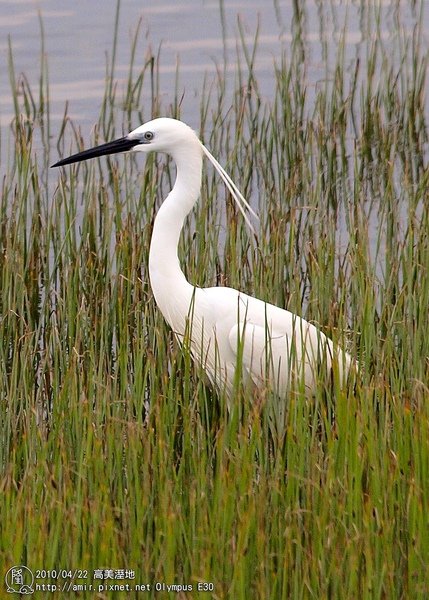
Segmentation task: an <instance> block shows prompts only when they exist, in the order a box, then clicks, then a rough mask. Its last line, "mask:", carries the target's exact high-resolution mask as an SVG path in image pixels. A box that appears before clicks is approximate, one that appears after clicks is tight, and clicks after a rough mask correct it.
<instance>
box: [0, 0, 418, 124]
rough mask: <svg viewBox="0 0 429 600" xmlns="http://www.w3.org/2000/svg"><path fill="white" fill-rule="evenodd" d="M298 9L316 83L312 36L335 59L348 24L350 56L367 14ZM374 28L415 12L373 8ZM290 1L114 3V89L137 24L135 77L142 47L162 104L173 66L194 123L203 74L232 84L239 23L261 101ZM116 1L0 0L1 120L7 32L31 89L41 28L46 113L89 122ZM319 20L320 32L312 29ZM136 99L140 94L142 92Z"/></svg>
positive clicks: (330, 7) (286, 46)
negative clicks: (379, 18) (152, 64)
mask: <svg viewBox="0 0 429 600" xmlns="http://www.w3.org/2000/svg"><path fill="white" fill-rule="evenodd" d="M302 4H303V5H305V7H306V18H305V31H304V34H305V43H306V44H307V45H308V47H310V49H311V52H310V53H309V55H310V57H311V58H310V62H309V65H308V73H309V77H310V80H312V83H313V84H315V83H316V82H317V81H318V79H320V78H321V77H325V76H326V73H325V71H324V66H322V61H321V40H322V39H323V37H324V36H325V39H326V36H328V37H329V43H328V46H327V47H328V50H329V52H331V53H332V58H333V60H334V58H335V53H336V50H337V41H338V39H339V37H340V36H341V34H342V32H343V27H344V22H345V20H346V18H347V30H346V45H347V53H348V55H349V57H350V59H352V58H354V57H355V56H356V54H358V53H359V52H360V48H361V46H362V43H363V41H364V40H363V34H362V30H363V29H364V27H362V20H363V19H365V15H366V12H365V10H364V9H363V6H364V5H365V4H367V3H366V2H364V3H358V2H352V1H349V2H341V1H340V0H338V1H334V0H331V1H330V2H317V1H316V0H313V1H308V2H306V3H302ZM381 4H382V5H384V17H383V22H382V23H381V27H382V28H383V30H384V31H385V36H386V39H387V38H389V37H390V35H391V31H392V29H394V27H395V19H396V18H397V17H398V13H400V17H401V20H402V22H403V23H405V24H407V23H408V25H409V27H410V28H412V26H413V19H415V15H413V14H412V10H410V8H409V5H411V4H412V3H411V2H410V3H404V2H384V3H383V2H382V3H381ZM292 6H293V3H292V2H291V1H290V0H287V1H280V0H279V1H277V2H276V1H273V0H265V1H264V0H263V1H262V2H261V1H253V0H247V1H244V0H242V1H233V0H224V1H223V2H221V1H219V0H217V1H216V0H213V1H204V0H181V1H180V2H172V1H171V0H158V1H157V2H156V3H149V2H142V1H141V0H123V1H122V2H121V3H120V16H119V31H118V48H117V62H116V64H117V67H116V71H115V75H116V78H117V79H118V82H119V85H120V84H121V81H122V82H123V81H125V79H126V77H127V74H128V69H129V60H130V48H131V41H132V38H133V36H134V34H135V32H136V29H137V27H138V24H139V22H140V21H141V25H140V27H141V33H140V36H139V44H138V50H137V59H136V71H138V69H139V68H141V67H142V65H143V64H144V62H145V59H146V58H147V55H148V52H149V50H150V49H151V50H152V52H154V53H155V54H157V53H158V51H159V50H160V62H159V68H160V75H161V89H160V92H161V101H162V103H163V104H164V105H165V106H168V105H169V103H170V102H172V101H173V99H174V96H175V93H176V90H175V79H176V72H177V70H178V69H179V73H180V76H179V95H182V93H183V94H184V99H183V103H182V110H183V112H182V114H183V118H184V119H186V120H188V121H189V122H190V124H191V125H192V126H194V127H197V125H198V123H197V122H196V119H197V118H198V114H199V113H198V107H199V100H200V98H201V93H202V89H203V83H204V77H205V76H206V74H209V75H210V74H213V73H214V72H215V70H216V65H222V67H223V65H224V62H225V63H226V72H227V76H228V77H229V78H230V81H231V83H233V82H234V79H235V76H236V71H237V62H236V61H237V54H236V46H237V41H238V40H239V33H238V19H240V23H241V24H242V26H243V31H244V37H245V40H246V43H247V44H249V45H251V44H252V41H253V40H254V38H255V34H256V31H257V30H258V28H259V38H258V52H257V59H256V70H257V74H258V84H259V86H260V92H261V93H262V94H263V95H266V96H270V95H271V94H272V91H273V82H274V69H273V64H274V60H275V59H276V58H278V57H279V56H280V55H281V54H282V52H286V54H287V53H288V51H290V44H291V40H292V35H291V31H292V27H293V11H292ZM116 9H117V4H116V2H115V1H113V0H111V1H108V2H106V1H105V0H92V1H91V2H87V1H84V0H74V1H73V2H71V1H63V2H58V1H57V0H39V1H33V0H9V1H8V0H0V32H1V36H0V40H1V43H0V52H1V54H0V56H1V65H0V66H1V68H0V122H1V124H2V125H3V126H4V125H8V123H9V122H10V120H11V119H12V116H13V110H12V102H11V93H10V84H9V78H8V67H7V55H8V51H7V48H8V36H10V40H11V44H12V49H13V56H14V64H15V70H16V72H17V73H20V72H23V73H25V74H26V75H27V77H28V78H29V80H30V82H31V83H33V84H34V85H36V84H37V80H38V77H39V73H40V52H41V24H42V26H43V30H44V44H45V52H46V54H47V58H48V65H49V81H50V101H51V117H52V119H53V122H54V123H55V120H59V119H61V117H62V115H63V113H64V105H65V102H66V101H68V102H69V114H70V115H71V116H72V117H74V118H76V119H77V120H78V122H79V124H80V125H81V126H82V127H85V126H88V127H89V128H90V127H91V126H92V125H93V124H94V123H95V122H96V121H97V119H98V115H99V111H100V104H101V99H102V97H103V92H104V86H105V69H106V60H107V58H108V57H109V58H110V57H111V53H112V46H113V44H112V40H113V34H114V23H115V14H116ZM321 23H323V32H322V28H321ZM143 97H146V98H149V90H145V91H144V94H143Z"/></svg>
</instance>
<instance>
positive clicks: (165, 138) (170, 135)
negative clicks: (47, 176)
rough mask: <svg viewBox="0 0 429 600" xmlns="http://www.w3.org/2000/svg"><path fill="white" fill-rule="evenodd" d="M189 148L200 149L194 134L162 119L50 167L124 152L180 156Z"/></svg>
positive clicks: (188, 128) (186, 127)
mask: <svg viewBox="0 0 429 600" xmlns="http://www.w3.org/2000/svg"><path fill="white" fill-rule="evenodd" d="M190 145H193V146H195V147H197V146H198V147H200V146H201V144H200V142H199V140H198V138H197V136H196V134H195V133H194V131H193V130H192V129H191V128H190V127H189V126H188V125H186V124H185V123H182V121H177V120H176V119H168V118H166V117H162V118H159V119H153V121H148V122H147V123H145V124H144V125H140V127H137V129H134V130H133V131H131V132H130V133H129V134H128V135H126V136H125V137H122V138H119V139H118V140H114V141H113V142H107V143H106V144H101V146H96V147H95V148H90V149H89V150H84V151H83V152H78V153H77V154H73V155H72V156H69V157H68V158H64V159H62V160H60V161H58V162H57V163H55V164H54V165H52V166H53V167H61V166H63V165H69V164H71V163H75V162H80V161H82V160H88V159H89V158H95V157H97V156H104V155H106V154H116V153H117V152H126V151H127V150H133V151H135V152H167V153H168V154H172V155H173V156H174V155H175V154H176V153H177V152H179V151H181V152H183V151H184V150H185V149H186V148H189V146H190ZM201 152H202V150H201Z"/></svg>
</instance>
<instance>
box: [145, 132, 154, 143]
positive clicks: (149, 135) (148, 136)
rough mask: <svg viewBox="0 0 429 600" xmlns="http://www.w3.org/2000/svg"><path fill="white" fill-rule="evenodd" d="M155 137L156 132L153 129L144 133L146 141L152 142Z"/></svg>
mask: <svg viewBox="0 0 429 600" xmlns="http://www.w3.org/2000/svg"><path fill="white" fill-rule="evenodd" d="M153 138H154V134H153V132H152V131H145V132H144V134H143V139H144V141H145V142H150V141H151V140H153Z"/></svg>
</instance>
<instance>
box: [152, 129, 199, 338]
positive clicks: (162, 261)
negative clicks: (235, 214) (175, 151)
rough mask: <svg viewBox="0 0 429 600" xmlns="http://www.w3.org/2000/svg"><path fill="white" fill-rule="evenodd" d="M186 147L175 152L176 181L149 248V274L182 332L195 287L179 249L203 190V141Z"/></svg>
mask: <svg viewBox="0 0 429 600" xmlns="http://www.w3.org/2000/svg"><path fill="white" fill-rule="evenodd" d="M183 150H184V149H183V148H182V149H181V152H180V156H174V155H173V159H174V160H175V162H176V168H177V175H176V181H175V184H174V186H173V189H172V190H171V192H170V193H169V194H168V196H167V198H166V199H165V200H164V202H163V203H162V205H161V207H160V209H159V211H158V214H157V215H156V218H155V223H154V226H153V232H152V239H151V243H150V251H149V277H150V283H151V287H152V291H153V293H154V296H155V300H156V303H157V305H158V306H159V308H160V310H161V312H162V314H163V315H164V318H165V319H166V320H167V321H168V323H169V324H170V326H171V327H172V328H173V330H175V331H176V332H179V333H180V332H181V331H180V330H182V329H183V328H184V326H185V323H184V322H183V310H185V314H187V310H188V307H189V304H190V302H191V300H192V295H193V290H194V287H193V286H192V285H191V284H190V283H189V282H188V281H187V280H186V278H185V275H184V273H183V271H182V269H181V267H180V262H179V257H178V254H177V249H178V244H179V238H180V233H181V231H182V227H183V223H184V220H185V218H186V216H187V215H188V214H189V212H190V211H191V210H192V207H193V206H194V204H195V202H196V201H197V199H198V196H199V193H200V188H201V172H202V150H201V145H200V143H199V141H198V140H197V139H195V142H192V143H190V144H189V148H187V149H186V150H187V151H186V152H183ZM180 308H181V309H182V310H179V309H180ZM180 315H182V318H181V316H180ZM183 331H184V329H183Z"/></svg>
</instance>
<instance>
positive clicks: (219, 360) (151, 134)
mask: <svg viewBox="0 0 429 600" xmlns="http://www.w3.org/2000/svg"><path fill="white" fill-rule="evenodd" d="M127 150H133V151H138V152H152V151H154V152H166V153H167V154H169V155H171V156H172V158H173V159H174V161H175V163H176V169H177V174H176V180H175V183H174V186H173V189H172V190H171V191H170V193H169V194H168V196H167V197H166V199H165V200H164V202H163V203H162V205H161V207H160V208H159V210H158V213H157V215H156V218H155V222H154V226H153V233H152V239H151V243H150V252H149V277H150V283H151V287H152V290H153V294H154V296H155V300H156V303H157V305H158V307H159V309H160V311H161V312H162V314H163V316H164V318H165V320H166V321H167V322H168V323H169V325H170V327H171V328H172V330H173V331H174V333H175V334H176V336H177V338H178V339H179V341H180V342H181V343H184V344H186V345H187V346H188V347H189V348H190V351H191V353H192V356H193V359H194V360H195V361H197V362H198V363H199V365H200V366H201V367H202V368H203V370H204V371H205V372H206V373H207V374H208V376H209V379H210V380H211V381H212V383H213V384H214V385H215V386H217V387H218V388H220V389H221V390H225V392H226V393H227V395H231V392H232V390H233V386H234V376H235V373H236V369H237V367H238V366H240V369H241V373H242V377H243V378H244V379H245V380H249V379H251V380H252V381H253V383H254V384H256V385H257V386H264V385H269V386H270V387H271V388H272V389H274V390H275V391H276V392H277V393H278V394H279V395H285V393H286V392H287V391H288V390H289V389H290V387H291V385H293V383H294V382H296V383H298V384H299V383H300V382H301V385H303V386H305V390H306V392H308V393H311V391H312V390H314V388H315V385H316V382H317V378H318V377H319V376H320V375H321V374H322V373H323V372H324V373H325V374H326V373H329V372H330V371H331V370H332V369H333V370H334V371H335V370H336V372H337V373H338V377H339V381H340V383H341V384H343V383H344V382H345V380H346V377H347V374H348V372H349V369H350V365H351V362H352V361H351V358H350V356H349V355H348V354H347V353H346V352H345V351H344V350H342V349H341V348H339V347H337V346H335V345H334V344H333V342H332V340H330V339H329V338H327V337H326V336H325V335H324V334H323V333H322V332H321V331H320V329H318V328H317V327H316V326H315V325H313V324H311V323H309V322H307V321H305V320H304V319H303V318H301V317H299V316H297V315H295V314H293V313H291V312H289V311H287V310H284V309H282V308H279V307H277V306H274V305H272V304H269V303H267V302H263V301H262V300H259V299H257V298H254V297H252V296H249V295H247V294H244V293H242V292H239V291H237V290H235V289H232V288H229V287H211V288H200V287H197V286H194V285H192V284H191V283H189V282H188V281H187V280H186V278H185V275H184V273H183V271H182V269H181V267H180V262H179V258H178V253H177V250H178V242H179V237H180V233H181V230H182V227H183V223H184V220H185V219H186V217H187V215H188V214H189V212H190V211H191V209H192V208H193V206H194V204H195V203H196V202H197V200H198V197H199V194H200V188H201V175H202V161H203V156H204V155H205V156H206V157H207V158H208V159H209V160H210V161H211V163H212V164H213V165H214V167H215V169H216V170H217V171H218V173H219V175H220V176H221V178H222V179H223V181H224V182H225V184H226V186H227V187H228V189H229V191H230V193H231V195H232V197H233V198H234V200H235V202H236V203H237V206H238V207H239V209H240V211H241V212H242V213H243V215H244V217H245V218H246V220H247V215H246V213H245V210H246V209H247V210H249V211H250V212H252V213H253V211H252V209H251V207H250V206H249V205H248V203H247V202H246V200H245V199H244V198H243V196H242V195H241V194H240V192H239V190H238V189H237V187H236V185H235V184H234V183H233V181H232V180H231V178H230V177H229V176H228V175H227V173H226V172H225V171H224V169H223V168H222V167H221V166H220V164H219V163H218V162H217V161H216V160H215V158H214V157H213V156H212V155H211V154H210V152H209V151H208V150H207V148H206V147H205V146H204V145H203V144H202V143H201V142H200V140H199V139H198V137H197V135H196V134H195V132H194V131H193V130H192V129H191V128H190V127H188V126H187V125H185V123H182V122H181V121H178V120H175V119H170V118H159V119H154V120H152V121H149V122H147V123H145V124H144V125H141V126H140V127H137V129H134V130H133V131H131V133H129V134H128V135H127V136H125V137H123V138H120V139H118V140H115V141H112V142H108V143H106V144H102V145H101V146H97V147H95V148H92V149H90V150H85V151H83V152H79V153H78V154H74V155H73V156H70V157H69V158H65V159H63V160H60V161H59V162H57V163H56V164H55V165H53V166H54V167H58V166H62V165H67V164H70V163H74V162H78V161H81V160H87V159H89V158H93V157H96V156H103V155H106V154H113V153H116V152H124V151H127Z"/></svg>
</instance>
